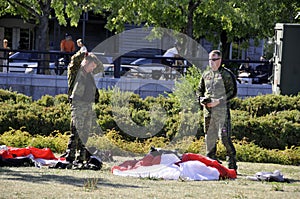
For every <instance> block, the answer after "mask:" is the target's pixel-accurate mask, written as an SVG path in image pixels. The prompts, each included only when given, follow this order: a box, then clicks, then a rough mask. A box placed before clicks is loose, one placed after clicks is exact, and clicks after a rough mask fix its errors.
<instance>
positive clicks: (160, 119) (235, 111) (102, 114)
mask: <svg viewBox="0 0 300 199" xmlns="http://www.w3.org/2000/svg"><path fill="white" fill-rule="evenodd" d="M181 82H182V84H186V85H188V84H189V85H194V87H196V85H197V83H196V79H192V78H191V79H189V80H185V81H181ZM193 82H194V83H193ZM192 87H193V86H192ZM176 88H177V89H178V90H176V92H174V93H175V94H172V95H169V97H163V96H159V97H156V98H154V97H147V98H146V99H141V98H140V97H139V96H138V95H136V94H132V93H129V92H125V93H124V92H121V91H119V90H109V91H104V90H101V91H100V101H99V103H97V104H95V106H94V108H95V113H96V115H97V123H98V124H99V125H100V127H101V129H102V131H103V132H105V133H104V134H105V137H106V140H107V139H108V140H109V142H110V144H109V146H107V148H112V149H113V150H114V151H115V152H117V153H119V154H120V153H122V151H127V152H134V153H145V152H146V151H148V150H149V147H150V146H151V145H154V146H156V147H171V149H172V148H173V149H174V147H176V148H178V149H179V150H180V151H184V152H196V153H197V152H201V153H204V152H205V148H203V140H202V141H201V137H202V136H204V134H203V122H202V118H203V116H202V111H201V110H200V109H198V108H186V107H189V106H182V105H181V104H180V103H184V100H183V99H184V98H185V95H186V93H185V94H182V92H185V89H184V88H187V87H185V85H179V83H178V86H177V87H176ZM195 89H196V88H195ZM0 93H1V95H0V97H1V101H0V132H1V134H3V135H4V134H5V133H7V132H9V135H10V134H12V132H13V133H14V134H18V133H21V132H19V131H25V130H26V132H27V134H29V135H30V136H34V137H35V138H34V140H33V141H30V143H31V144H33V145H35V146H38V147H41V146H46V147H51V148H55V150H57V151H63V148H64V147H60V148H59V147H58V146H57V145H56V144H54V143H52V141H51V139H54V137H55V136H58V135H59V134H60V132H62V133H64V134H63V135H65V133H67V134H68V133H69V130H70V129H69V128H70V115H71V114H70V105H69V103H68V99H67V96H66V95H58V96H55V97H51V96H44V97H42V98H41V99H40V100H37V101H34V102H32V101H30V100H28V99H29V98H27V97H26V96H23V95H22V94H18V93H14V92H9V91H4V90H0ZM187 95H188V94H187ZM181 97H182V99H180V98H181ZM17 99H20V100H17ZM21 99H23V100H21ZM24 99H25V100H24ZM112 99H113V100H112ZM179 99H180V100H179ZM299 101H300V100H299V95H298V96H277V95H264V96H257V97H252V98H247V99H238V98H235V99H233V100H232V101H231V107H232V129H233V131H232V135H233V138H235V139H236V141H237V143H238V142H240V141H243V140H244V139H247V140H249V141H250V144H247V145H249V146H253V148H251V150H248V149H247V151H251V152H247V153H248V155H247V153H246V152H245V155H244V156H246V157H243V156H242V154H240V155H239V156H240V157H241V160H249V161H254V160H255V161H258V162H259V161H268V159H266V157H265V156H268V157H270V158H271V160H270V161H272V162H276V161H277V162H287V163H286V164H290V163H292V164H294V163H295V162H296V161H297V155H294V152H295V151H297V150H298V148H297V147H299V146H300V143H299V140H300V134H299V132H300V110H299V106H300V105H299V104H300V102H299ZM187 103H189V101H187ZM191 104H192V103H191ZM12 129H21V130H12ZM102 131H101V132H102ZM101 132H95V134H96V135H100V134H101ZM5 136H8V135H7V134H5ZM5 136H4V137H3V138H1V139H0V140H1V141H0V142H4V141H3V140H5V142H6V143H8V144H9V145H10V144H11V145H17V146H20V145H25V146H26V145H28V144H30V143H29V142H28V140H27V139H28V136H27V137H26V136H23V141H22V139H19V138H18V141H15V139H14V138H16V137H21V136H14V137H13V136H12V137H5ZM47 136H50V137H51V136H52V138H51V139H50V138H46V137H47ZM187 137H193V138H194V139H192V140H190V138H189V139H187ZM19 140H20V141H19ZM150 140H151V142H152V143H151V142H150ZM185 140H189V141H188V142H189V144H188V142H186V141H185ZM66 142H67V141H66ZM98 142H100V141H99V140H98V139H96V140H95V141H93V140H91V143H92V144H96V145H99V144H97V143H98ZM104 142H105V141H104V140H102V141H101V143H102V144H103V143H104ZM178 143H180V144H182V145H183V146H182V147H180V146H179V145H180V144H178ZM59 145H62V144H59ZM242 145H243V144H242ZM64 146H65V145H64ZM103 146H106V145H103ZM237 147H240V146H239V144H238V145H237ZM118 148H121V149H122V150H118ZM220 149H222V146H220ZM261 149H263V150H261ZM267 149H270V150H267ZM278 149H279V150H283V151H288V153H289V154H292V155H291V156H290V158H292V157H295V156H296V158H294V159H295V160H294V159H288V158H286V157H285V155H281V156H280V157H281V159H279V157H278V158H277V159H276V157H273V156H272V155H273V154H278V153H279V152H278V153H277V152H276V153H275V152H274V153H271V154H270V153H269V151H275V150H278ZM238 150H239V149H238ZM238 150H237V151H238ZM243 150H244V149H241V150H240V151H242V153H244V152H243ZM260 150H261V152H260V153H258V151H260ZM220 151H221V152H222V150H220ZM264 152H266V153H267V152H268V153H267V155H265V154H264ZM257 154H259V155H257ZM219 155H220V156H221V157H223V156H225V155H226V154H225V151H224V152H222V153H220V154H219ZM255 155H257V156H255ZM253 156H255V157H253Z"/></svg>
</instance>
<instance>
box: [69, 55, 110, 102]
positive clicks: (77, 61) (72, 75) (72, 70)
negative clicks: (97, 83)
mask: <svg viewBox="0 0 300 199" xmlns="http://www.w3.org/2000/svg"><path fill="white" fill-rule="evenodd" d="M85 55H86V53H85V52H80V51H78V52H77V53H75V54H74V55H73V56H72V57H71V62H70V64H69V66H68V97H69V98H70V96H71V95H72V92H73V89H74V86H75V80H76V77H77V74H78V71H79V69H80V67H81V62H82V60H83V59H84V57H85ZM103 70H104V68H103V64H102V63H101V62H100V61H99V63H97V67H96V68H95V69H94V71H93V74H96V73H99V72H103ZM97 91H98V90H97Z"/></svg>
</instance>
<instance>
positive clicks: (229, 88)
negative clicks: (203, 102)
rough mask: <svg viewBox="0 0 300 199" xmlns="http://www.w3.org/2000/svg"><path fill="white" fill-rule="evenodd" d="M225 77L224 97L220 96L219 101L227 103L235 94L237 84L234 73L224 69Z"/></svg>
mask: <svg viewBox="0 0 300 199" xmlns="http://www.w3.org/2000/svg"><path fill="white" fill-rule="evenodd" d="M226 72H227V74H226V78H225V79H224V87H225V91H226V99H224V98H221V99H220V103H227V102H228V101H230V100H231V99H233V98H234V97H236V95H237V84H236V79H235V76H234V74H232V73H231V72H230V71H226Z"/></svg>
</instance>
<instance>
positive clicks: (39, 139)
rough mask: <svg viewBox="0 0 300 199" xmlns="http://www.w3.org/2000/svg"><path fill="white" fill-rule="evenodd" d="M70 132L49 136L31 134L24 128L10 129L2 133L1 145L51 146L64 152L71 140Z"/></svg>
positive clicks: (56, 150)
mask: <svg viewBox="0 0 300 199" xmlns="http://www.w3.org/2000/svg"><path fill="white" fill-rule="evenodd" d="M69 135H70V134H68V133H64V134H62V133H60V132H55V135H54V134H51V135H49V136H42V135H35V136H33V135H30V133H28V132H27V131H24V128H20V129H18V130H15V129H10V130H9V131H7V132H5V133H3V134H2V135H0V145H6V146H11V147H18V148H24V147H36V148H50V149H51V150H52V151H53V152H56V153H63V152H64V151H65V150H66V148H67V143H68V140H69Z"/></svg>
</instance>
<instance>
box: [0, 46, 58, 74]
mask: <svg viewBox="0 0 300 199" xmlns="http://www.w3.org/2000/svg"><path fill="white" fill-rule="evenodd" d="M51 52H55V51H51ZM38 56H39V53H38V52H16V53H14V54H12V55H11V56H9V60H8V68H7V67H5V66H4V67H3V72H10V73H25V74H32V73H37V66H38V62H39V61H40V59H39V57H38ZM62 67H64V62H63V58H60V55H59V54H54V53H51V54H50V62H49V69H50V74H51V75H55V74H59V75H61V74H63V73H62V72H61V71H60V68H62Z"/></svg>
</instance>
